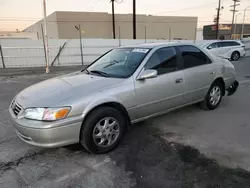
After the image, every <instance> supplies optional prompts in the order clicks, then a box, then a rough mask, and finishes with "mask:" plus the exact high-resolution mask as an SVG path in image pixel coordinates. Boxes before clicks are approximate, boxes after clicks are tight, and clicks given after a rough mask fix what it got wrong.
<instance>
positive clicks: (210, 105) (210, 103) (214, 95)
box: [201, 81, 223, 110]
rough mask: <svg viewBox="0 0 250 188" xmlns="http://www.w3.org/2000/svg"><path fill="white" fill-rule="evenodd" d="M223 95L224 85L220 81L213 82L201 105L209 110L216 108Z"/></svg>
mask: <svg viewBox="0 0 250 188" xmlns="http://www.w3.org/2000/svg"><path fill="white" fill-rule="evenodd" d="M222 97H223V86H222V83H221V82H220V81H217V82H215V83H213V84H212V85H211V87H210V89H209V91H208V93H207V95H206V98H205V99H204V101H203V102H202V103H201V106H202V107H203V108H204V109H207V110H214V109H216V108H217V107H218V106H219V105H220V102H221V100H222Z"/></svg>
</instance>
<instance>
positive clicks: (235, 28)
mask: <svg viewBox="0 0 250 188" xmlns="http://www.w3.org/2000/svg"><path fill="white" fill-rule="evenodd" d="M239 15H240V13H239V14H236V16H235V23H234V34H235V35H236V34H237V20H238V16H239Z"/></svg>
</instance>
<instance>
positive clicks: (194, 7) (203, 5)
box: [154, 2, 217, 14]
mask: <svg viewBox="0 0 250 188" xmlns="http://www.w3.org/2000/svg"><path fill="white" fill-rule="evenodd" d="M215 4H217V2H213V3H211V2H210V3H207V4H202V5H198V6H193V7H188V8H184V9H178V10H173V11H163V12H158V13H154V14H165V13H174V12H180V11H186V10H192V9H196V8H200V7H205V8H206V6H208V5H215Z"/></svg>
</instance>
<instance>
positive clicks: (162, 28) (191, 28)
mask: <svg viewBox="0 0 250 188" xmlns="http://www.w3.org/2000/svg"><path fill="white" fill-rule="evenodd" d="M136 19H137V39H145V38H147V39H169V38H170V39H187V40H194V39H195V38H196V28H197V21H198V18H197V17H177V16H152V15H137V18H136ZM132 20H133V19H132V14H116V15H115V25H116V38H121V39H132V38H133V24H132ZM42 24H43V20H41V21H39V22H37V23H35V24H34V25H32V26H30V27H28V28H27V29H25V30H24V31H25V32H36V33H38V37H39V38H41V37H42V33H41V25H42ZM79 24H80V25H81V28H82V30H83V31H84V34H83V37H84V38H104V39H111V38H113V29H112V15H111V14H108V13H99V12H61V11H59V12H58V11H57V12H54V13H52V14H51V15H49V16H48V36H49V38H53V39H77V38H79V32H78V31H77V30H76V28H75V26H78V25H79Z"/></svg>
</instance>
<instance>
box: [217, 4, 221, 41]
mask: <svg viewBox="0 0 250 188" xmlns="http://www.w3.org/2000/svg"><path fill="white" fill-rule="evenodd" d="M220 5H221V0H219V5H218V8H217V17H216V39H218V38H219V23H220V9H221V6H220Z"/></svg>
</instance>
